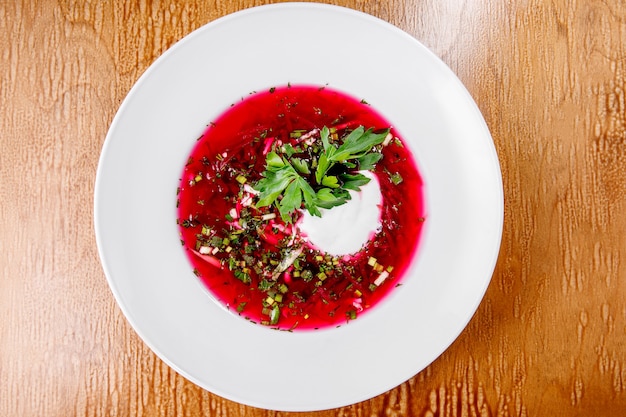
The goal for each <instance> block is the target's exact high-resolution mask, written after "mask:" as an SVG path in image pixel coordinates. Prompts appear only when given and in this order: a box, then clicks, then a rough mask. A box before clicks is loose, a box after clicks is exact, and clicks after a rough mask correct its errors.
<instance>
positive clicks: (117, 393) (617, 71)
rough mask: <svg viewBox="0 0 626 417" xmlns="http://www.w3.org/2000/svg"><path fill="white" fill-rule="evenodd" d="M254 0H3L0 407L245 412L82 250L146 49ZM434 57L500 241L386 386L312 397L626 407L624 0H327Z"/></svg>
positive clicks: (393, 404)
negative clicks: (463, 123)
mask: <svg viewBox="0 0 626 417" xmlns="http://www.w3.org/2000/svg"><path fill="white" fill-rule="evenodd" d="M263 3H265V2H263V1H253V0H235V1H224V0H203V1H200V0H198V1H191V0H190V1H156V0H155V1H147V0H125V1H122V0H120V1H95V0H94V1H87V0H84V1H81V0H72V1H52V0H38V1H34V0H32V1H24V0H1V1H0V47H1V49H0V51H1V54H2V55H1V60H0V103H1V109H0V144H1V146H2V147H1V151H0V181H1V182H0V199H1V200H0V201H1V205H0V268H1V271H2V279H1V281H0V415H1V416H47V417H51V416H59V417H61V416H63V417H65V416H198V415H206V416H224V417H225V416H257V417H262V416H264V417H269V416H276V415H287V414H289V413H282V412H274V411H266V410H261V409H255V408H251V407H247V406H243V405H239V404H237V403H234V402H230V401H227V400H224V399H222V398H220V397H218V396H216V395H214V394H211V393H209V392H207V391H204V390H202V389H200V388H198V387H197V386H195V385H193V384H192V383H190V382H188V381H187V380H185V379H184V378H183V377H181V376H179V375H178V374H176V373H175V372H174V371H173V370H172V369H170V368H169V367H168V366H167V365H165V364H164V363H163V362H162V361H161V360H160V359H158V358H157V357H156V356H155V355H154V354H153V353H152V352H151V351H150V350H149V349H148V348H147V347H146V345H144V344H143V342H142V341H141V340H140V339H139V338H138V336H137V335H136V334H135V333H134V331H133V330H132V329H131V327H130V326H129V324H128V323H127V322H126V319H125V318H124V316H123V315H122V313H121V311H120V309H119V308H118V306H117V304H116V303H115V301H114V299H113V296H112V294H111V292H110V290H109V288H108V286H107V283H106V279H105V277H104V274H103V271H102V268H101V266H100V263H99V259H98V255H97V250H96V243H95V238H94V231H93V204H92V201H93V191H94V179H95V174H96V167H97V162H98V157H99V153H100V150H101V146H102V144H103V141H104V137H105V135H106V132H107V130H108V127H109V124H110V123H111V120H112V118H113V116H114V114H115V112H116V111H117V109H118V106H119V105H120V103H121V101H122V100H123V98H124V97H125V95H126V94H127V93H128V91H129V89H130V88H131V86H132V85H133V83H134V82H135V81H136V80H137V79H138V77H139V76H140V75H141V74H142V73H143V71H144V70H146V68H147V67H148V66H149V65H150V64H151V63H152V62H153V61H154V60H155V59H156V58H157V57H158V56H159V55H160V54H162V53H163V52H164V51H165V50H167V49H168V48H169V47H170V46H172V45H173V44H174V43H175V42H176V41H177V40H179V39H181V38H182V37H183V36H185V35H186V34H188V33H190V32H191V31H192V30H194V29H196V28H198V27H200V26H202V25H204V24H206V23H208V22H210V21H212V20H214V19H216V18H218V17H220V16H223V15H226V14H228V13H230V12H233V11H236V10H240V9H243V8H247V7H250V6H255V5H259V4H263ZM335 4H340V5H343V6H347V7H351V8H354V9H357V10H361V11H364V12H367V13H370V14H372V15H374V16H378V17H380V18H382V19H384V20H386V21H388V22H390V23H392V24H394V25H396V26H398V27H400V28H401V29H403V30H405V31H407V32H408V33H410V34H411V35H413V36H414V37H416V38H417V39H418V40H420V41H421V42H423V43H424V44H425V45H426V46H428V47H429V48H430V49H432V50H433V51H434V52H435V54H437V55H438V56H439V57H441V58H442V59H443V60H444V61H445V62H446V63H447V64H448V65H449V66H450V67H451V68H452V69H453V70H454V71H455V72H456V73H457V74H458V76H459V78H460V79H461V80H462V81H463V82H464V84H465V85H466V86H467V88H468V90H469V91H470V93H471V94H472V96H473V98H474V99H475V101H476V102H477V104H478V106H479V107H480V109H481V111H482V112H483V115H484V117H485V119H486V121H487V124H488V126H489V128H490V130H491V132H492V135H493V138H494V141H495V145H496V148H497V151H498V154H499V157H500V162H501V167H502V173H503V179H504V191H505V200H506V208H505V224H504V235H503V241H502V248H501V252H500V257H499V261H498V265H497V267H496V271H495V273H494V276H493V279H492V282H491V285H490V287H489V289H488V292H487V294H486V296H485V298H484V301H483V302H482V304H481V305H480V307H479V309H478V311H477V312H476V314H475V316H474V318H473V319H472V321H471V322H470V324H469V326H468V327H467V329H466V330H465V331H464V332H463V333H462V334H461V336H460V337H459V338H458V339H457V341H456V342H455V343H454V344H453V345H452V346H451V347H450V348H449V349H448V350H447V351H446V352H445V353H444V354H443V355H442V356H441V357H440V358H439V359H437V360H436V361H435V362H434V363H432V364H431V365H430V366H429V367H428V368H427V369H425V370H424V371H423V372H421V373H420V374H418V375H416V376H415V377H414V378H412V379H410V380H409V381H407V382H405V383H403V384H402V385H400V386H399V387H397V388H395V389H393V390H391V391H389V392H387V393H385V394H383V395H380V396H378V397H376V398H373V399H371V400H369V401H365V402H362V403H359V404H355V405H353V406H349V407H344V408H341V409H336V410H328V411H321V412H317V413H306V414H307V415H319V416H346V417H347V416H354V417H372V416H389V417H391V416H424V417H427V416H459V417H460V416H463V417H465V416H467V417H470V416H624V415H626V262H625V261H626V214H625V209H626V92H625V90H626V5H625V4H624V2H623V1H622V0H605V1H600V0H585V1H581V0H552V1H547V0H546V1H541V0H522V1H503V0H465V1H462V0H458V1H435V0H390V1H378V0H345V1H337V2H336V3H335Z"/></svg>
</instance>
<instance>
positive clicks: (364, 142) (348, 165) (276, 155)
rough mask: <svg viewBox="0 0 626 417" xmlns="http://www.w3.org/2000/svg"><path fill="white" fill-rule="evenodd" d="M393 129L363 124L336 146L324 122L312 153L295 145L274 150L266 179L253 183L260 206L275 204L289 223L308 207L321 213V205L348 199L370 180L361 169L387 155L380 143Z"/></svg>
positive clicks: (368, 167) (366, 168) (271, 153)
mask: <svg viewBox="0 0 626 417" xmlns="http://www.w3.org/2000/svg"><path fill="white" fill-rule="evenodd" d="M388 133H389V129H386V130H384V131H382V132H374V130H373V129H371V128H370V129H367V130H366V129H365V128H364V127H363V126H359V127H357V128H356V129H354V130H353V131H351V132H350V133H349V134H347V135H345V136H344V137H343V138H342V139H340V140H339V142H341V143H340V144H336V143H335V141H331V131H330V129H328V127H326V126H324V127H323V128H322V129H321V131H320V133H319V136H320V137H319V140H318V141H321V144H318V145H317V146H311V147H309V148H308V150H307V151H300V152H298V150H297V149H295V148H294V147H293V146H292V145H291V144H288V145H285V146H283V147H281V149H274V150H272V151H271V152H269V153H268V154H267V156H266V160H265V171H264V172H263V173H262V175H263V178H262V179H261V180H259V181H258V182H257V183H256V184H255V185H254V188H255V189H256V190H257V191H259V196H258V201H257V203H256V206H257V207H265V206H270V205H272V204H275V205H276V206H277V208H278V211H279V213H280V215H281V218H282V219H283V220H284V221H286V222H290V221H291V220H292V214H293V213H294V212H295V211H296V210H299V209H301V208H302V206H303V205H304V208H305V209H306V210H307V211H308V212H309V213H310V214H311V215H314V216H321V215H322V214H321V212H320V208H325V209H329V208H332V207H336V206H339V205H341V204H344V203H346V202H347V201H348V200H349V199H350V193H349V190H354V191H359V190H360V189H361V187H362V186H363V185H365V184H367V183H368V182H369V181H370V179H369V178H368V177H366V176H365V175H363V174H361V173H360V172H358V171H365V170H368V171H369V170H372V169H374V167H375V166H376V163H377V162H378V161H380V159H381V158H382V156H383V155H382V153H381V152H380V151H379V150H378V149H377V148H376V146H377V145H379V144H381V143H382V142H383V141H384V140H385V138H386V137H387V135H388ZM320 145H321V146H320Z"/></svg>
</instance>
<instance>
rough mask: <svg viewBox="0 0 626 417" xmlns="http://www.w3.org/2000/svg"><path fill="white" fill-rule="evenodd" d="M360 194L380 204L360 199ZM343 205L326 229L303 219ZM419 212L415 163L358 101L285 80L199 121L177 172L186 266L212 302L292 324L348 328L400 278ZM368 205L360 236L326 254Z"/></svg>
mask: <svg viewBox="0 0 626 417" xmlns="http://www.w3.org/2000/svg"><path fill="white" fill-rule="evenodd" d="M366 191H368V192H369V193H370V194H371V195H372V196H374V197H375V198H377V199H374V200H372V201H373V202H369V200H368V201H365V200H363V201H361V202H358V201H357V200H359V198H360V196H361V195H362V194H365V193H366ZM355 201H356V203H355ZM359 201H360V200H359ZM354 204H361V206H358V205H356V206H355V205H354ZM349 205H353V210H354V211H353V212H351V213H353V214H346V215H345V216H344V218H340V219H339V220H336V223H335V224H333V225H327V226H325V227H326V229H323V228H322V229H319V228H317V225H318V224H320V223H311V222H313V221H321V222H324V221H325V219H327V218H330V217H331V216H330V214H333V213H339V210H342V207H344V208H345V207H349ZM423 207H424V205H423V193H422V179H421V177H420V174H419V171H418V169H417V167H416V164H415V161H414V160H413V158H412V156H411V154H410V152H409V150H408V148H406V147H405V146H404V142H403V139H402V138H401V137H400V136H399V133H398V132H396V131H395V129H394V127H393V126H392V125H391V124H390V123H389V122H388V121H386V120H385V119H384V118H383V117H382V116H381V115H379V114H378V113H376V112H375V111H374V110H373V109H372V107H371V106H370V105H369V104H368V103H367V102H365V101H364V100H362V101H359V100H357V99H355V98H352V97H350V96H348V95H346V94H343V93H341V92H339V91H336V90H333V89H330V88H328V87H314V86H305V85H287V86H283V87H277V88H271V89H269V90H267V91H263V92H259V93H256V92H255V93H252V94H250V95H249V96H247V97H245V98H242V99H241V101H239V102H237V103H236V104H234V105H232V106H231V107H230V108H229V109H228V110H227V111H226V112H225V113H223V114H222V115H221V116H219V117H218V118H217V120H215V121H214V122H213V123H211V124H210V125H209V126H208V128H207V129H206V131H205V133H204V134H203V135H202V136H201V137H200V138H199V139H198V141H197V143H196V144H195V146H194V148H193V150H192V151H191V153H190V156H189V159H188V161H187V163H186V165H185V166H184V169H183V173H182V178H181V179H180V186H179V189H178V195H177V210H178V217H177V224H178V226H179V229H180V237H181V243H182V245H183V248H184V250H185V252H186V254H187V257H188V259H189V261H190V263H191V268H192V269H193V271H194V273H195V274H196V275H197V276H198V277H199V279H201V280H202V282H203V283H204V285H206V287H207V288H208V289H209V291H210V292H211V293H212V294H213V295H214V297H215V298H216V299H217V300H218V301H219V302H221V303H222V304H223V305H225V306H226V307H227V308H228V309H229V310H230V311H231V312H233V313H235V314H238V315H240V316H242V317H243V318H245V319H247V320H249V321H251V322H253V323H257V324H261V325H266V326H269V327H271V328H276V329H281V330H290V331H294V330H306V329H320V328H327V327H330V326H332V327H335V326H340V325H342V324H345V323H347V322H349V321H351V320H354V319H356V318H358V317H359V316H360V315H361V314H364V313H365V312H367V311H368V310H369V309H371V308H372V307H374V306H375V305H376V304H377V303H378V302H379V301H380V300H381V299H383V298H384V297H385V296H386V295H387V294H389V293H390V292H391V291H393V289H394V288H395V287H396V286H398V285H400V284H401V280H402V277H403V276H404V274H405V272H406V270H407V268H408V267H409V266H410V264H411V262H412V260H413V258H414V256H415V253H416V250H417V245H418V241H419V238H420V232H421V228H422V224H423V222H424V217H423V216H424V213H423ZM365 210H368V212H369V213H372V215H370V216H369V217H368V218H367V219H366V220H363V222H368V224H369V225H370V226H371V228H372V230H371V231H369V232H368V231H365V232H366V233H365V234H363V233H361V234H362V235H364V236H366V238H365V241H364V242H363V243H357V245H356V249H355V248H354V247H353V248H350V249H342V248H339V249H333V250H332V251H331V250H330V249H329V247H327V245H328V244H332V243H336V242H337V241H338V240H341V239H340V238H342V237H345V238H346V239H345V240H346V242H348V243H354V240H355V239H356V237H355V236H356V235H357V232H358V231H360V228H362V227H365V226H362V225H361V224H360V223H359V224H357V223H355V225H352V226H351V225H350V224H349V223H350V222H351V221H352V218H354V217H358V216H356V215H355V214H354V213H356V214H359V213H365ZM372 222H373V223H372ZM311 224H313V225H315V226H313V227H311V226H307V225H311ZM339 226H342V227H347V229H345V230H346V231H341V230H340V229H339ZM350 227H352V229H350ZM305 230H306V232H304V231H305ZM314 232H315V233H317V235H316V236H318V237H317V238H316V239H320V240H315V241H314V240H312V236H313V234H314ZM331 233H336V234H337V236H336V237H333V236H332V235H331ZM325 237H330V239H326V240H324V238H325ZM320 242H324V243H320ZM342 251H343V252H342ZM346 251H348V252H346Z"/></svg>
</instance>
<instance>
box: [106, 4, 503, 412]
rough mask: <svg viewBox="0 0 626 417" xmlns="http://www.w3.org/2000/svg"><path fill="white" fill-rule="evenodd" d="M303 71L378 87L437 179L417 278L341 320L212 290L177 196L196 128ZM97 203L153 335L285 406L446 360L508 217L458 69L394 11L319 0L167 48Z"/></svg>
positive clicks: (113, 256) (314, 80) (321, 403)
mask: <svg viewBox="0 0 626 417" xmlns="http://www.w3.org/2000/svg"><path fill="white" fill-rule="evenodd" d="M322 58H323V59H322ZM327 62H338V63H339V62H341V63H344V64H341V65H339V64H338V65H327ZM371 63H375V64H376V65H372V64H371ZM288 82H290V83H293V84H297V83H303V84H314V85H326V84H328V85H329V86H331V87H332V88H334V89H337V90H340V91H343V92H345V93H347V94H350V95H352V96H355V97H362V98H366V99H367V101H368V102H369V103H371V104H372V106H373V108H374V109H375V110H376V111H378V112H379V113H381V114H382V115H383V116H384V117H385V118H387V119H388V120H390V121H391V122H392V123H393V124H394V126H395V127H396V128H397V129H398V130H399V131H400V132H401V134H402V137H403V138H404V139H405V141H407V143H408V145H409V147H410V149H411V151H412V152H413V155H414V156H415V159H416V161H417V163H418V168H419V170H420V173H421V174H422V176H423V178H424V182H425V188H424V194H425V201H426V211H427V221H426V223H425V226H424V229H423V232H422V233H423V235H422V237H421V242H420V245H419V253H418V257H417V260H416V262H414V266H413V267H412V268H411V269H410V270H409V271H408V276H407V277H406V278H405V279H404V280H403V282H404V284H403V285H402V286H401V287H399V288H396V289H395V290H394V291H393V292H392V294H391V295H390V296H389V297H387V298H386V299H385V300H384V301H383V302H382V303H381V304H380V305H377V306H376V307H375V310H372V311H371V312H370V313H369V314H367V315H365V316H363V317H362V318H359V319H357V320H355V321H353V322H351V323H350V324H348V325H345V326H342V327H340V328H337V329H328V330H320V331H314V332H295V333H288V332H278V331H273V330H270V329H268V328H265V327H262V326H255V325H252V324H250V323H248V322H247V321H245V320H242V319H241V318H239V317H237V316H236V315H234V314H232V313H230V312H228V311H227V310H226V309H225V308H223V307H222V306H220V305H219V304H218V303H216V302H214V301H213V300H212V299H211V297H209V296H208V294H207V291H206V290H205V288H204V287H203V285H202V283H201V282H200V281H199V280H198V279H197V277H195V275H193V273H192V271H191V268H190V265H189V263H188V260H187V259H186V256H185V254H184V251H183V249H182V248H181V245H180V242H179V236H178V230H177V225H176V208H175V199H176V195H175V193H176V188H177V186H178V181H179V176H180V173H181V169H182V166H183V164H184V162H185V161H186V158H187V156H188V154H189V152H190V150H191V149H192V147H193V145H194V143H195V141H196V139H197V138H198V137H199V136H200V134H201V133H202V132H203V131H204V129H205V127H206V125H207V124H208V123H209V122H210V121H212V120H214V119H215V118H216V117H217V116H218V115H219V114H221V113H222V112H223V111H224V110H226V109H227V108H228V107H229V105H230V104H231V103H233V102H236V101H237V100H238V99H239V98H240V97H244V96H246V95H247V94H248V93H250V92H252V91H260V90H262V89H264V88H269V87H271V86H277V85H285V84H287V83H288ZM94 204H95V208H94V211H95V231H96V238H97V244H98V249H99V254H100V257H101V260H102V265H103V268H104V271H105V274H106V277H107V279H108V282H109V285H110V287H111V290H112V292H113V294H114V296H115V299H116V300H117V302H118V304H119V306H120V308H121V309H122V311H123V312H124V314H125V316H126V318H127V319H128V321H129V322H130V323H131V325H132V326H133V328H134V329H135V330H136V331H137V333H138V334H139V336H140V337H141V338H142V339H143V340H144V341H145V343H146V344H147V345H148V346H149V347H150V348H151V349H152V350H153V351H154V352H155V353H156V354H157V355H158V356H159V357H160V358H161V359H162V360H163V361H165V362H166V363H167V364H168V365H170V366H171V367H172V368H174V369H175V370H176V371H177V372H179V373H180V374H182V375H183V376H185V377H186V378H187V379H189V380H190V381H193V382H194V383H196V384H197V385H199V386H201V387H203V388H205V389H207V390H209V391H211V392H213V393H215V394H217V395H220V396H222V397H225V398H227V399H230V400H234V401H238V402H240V403H243V404H247V405H251V406H256V407H262V408H267V409H274V410H285V411H311V410H322V409H329V408H334V407H340V406H345V405H349V404H352V403H356V402H359V401H362V400H366V399H368V398H371V397H374V396H376V395H379V394H381V393H383V392H385V391H387V390H389V389H392V388H394V387H395V386H397V385H399V384H401V383H402V382H404V381H406V380H407V379H409V378H411V377H412V376H414V375H415V374H416V373H418V372H420V371H421V370H422V369H424V368H425V367H426V366H427V365H429V364H430V363H431V362H432V361H433V360H435V359H436V358H437V357H438V356H439V355H440V354H441V353H442V352H443V351H444V350H445V349H446V348H447V347H448V346H449V345H450V344H451V343H452V342H453V341H454V340H455V339H456V337H457V336H458V335H459V333H460V332H461V331H462V330H463V329H464V327H465V326H466V324H467V323H468V321H469V320H470V318H471V317H472V315H473V314H474V312H475V310H476V308H477V307H478V305H479V303H480V301H481V299H482V297H483V295H484V292H485V290H486V288H487V286H488V284H489V281H490V279H491V275H492V273H493V269H494V266H495V263H496V259H497V256H498V251H499V245H500V239H501V234H502V222H503V193H502V181H501V174H500V169H499V164H498V159H497V155H496V152H495V149H494V145H493V142H492V139H491V136H490V134H489V131H488V129H487V126H486V124H485V122H484V120H483V118H482V116H481V114H480V112H479V110H478V108H477V106H476V105H475V103H474V102H473V100H472V98H471V96H470V95H469V94H468V92H467V91H466V89H465V88H464V87H463V85H462V84H461V83H460V81H459V80H458V79H457V78H456V77H455V75H454V74H453V73H452V72H451V71H450V69H449V68H448V67H447V66H446V65H445V64H444V63H443V62H442V61H441V60H439V59H438V58H437V57H436V56H435V55H433V54H432V53H431V52H430V51H428V50H427V49H426V48H425V47H424V46H423V45H421V44H420V43H419V42H418V41H416V40H415V39H413V38H412V37H411V36H409V35H408V34H406V33H404V32H402V31H401V30H399V29H398V28H396V27H394V26H392V25H390V24H388V23H386V22H384V21H382V20H379V19H377V18H374V17H372V16H369V15H366V14H363V13H360V12H356V11H354V10H350V9H346V8H341V7H337V6H329V5H321V4H311V3H283V4H275V5H269V6H261V7H257V8H251V9H247V10H243V11H240V12H238V13H234V14H232V15H229V16H226V17H224V18H221V19H218V20H216V21H213V22H211V23H209V24H207V25H206V26H204V27H202V28H200V29H198V30H196V31H194V32H193V33H191V34H190V35H188V36H187V37H185V38H184V39H183V40H181V41H180V42H178V43H177V44H176V45H174V46H173V47H172V48H171V49H170V50H168V51H167V52H166V53H165V54H163V56H161V57H160V58H159V59H157V60H156V62H155V63H154V64H153V65H152V66H151V67H150V68H149V69H148V70H147V71H146V72H145V74H143V75H142V76H141V78H140V79H139V81H138V82H137V83H136V85H135V86H134V87H133V88H132V90H131V91H130V93H129V94H128V96H127V98H126V99H125V100H124V102H123V103H122V105H121V107H120V109H119V112H118V113H117V115H116V116H115V119H114V120H113V123H112V125H111V128H110V130H109V133H108V135H107V138H106V140H105V143H104V147H103V150H102V155H101V158H100V162H99V166H98V172H97V178H96V186H95V199H94Z"/></svg>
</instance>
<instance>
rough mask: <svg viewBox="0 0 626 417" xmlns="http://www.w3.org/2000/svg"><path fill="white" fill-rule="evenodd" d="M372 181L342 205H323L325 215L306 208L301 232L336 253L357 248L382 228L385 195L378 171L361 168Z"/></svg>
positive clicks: (322, 248) (338, 254)
mask: <svg viewBox="0 0 626 417" xmlns="http://www.w3.org/2000/svg"><path fill="white" fill-rule="evenodd" d="M361 174H363V175H365V176H367V177H368V178H370V182H368V183H367V184H365V185H364V186H362V187H361V190H360V191H350V195H351V196H352V198H351V199H350V200H348V202H347V203H345V204H342V205H341V206H337V207H333V208H332V209H321V210H320V211H321V212H322V217H317V216H313V215H311V214H309V213H308V212H307V211H305V212H304V214H303V216H302V218H301V220H300V222H299V223H298V227H299V229H300V232H301V233H302V236H303V237H305V238H306V239H307V240H308V242H309V243H310V244H312V245H313V246H315V247H316V248H317V249H319V250H321V251H323V252H326V253H328V254H330V255H333V256H344V255H351V254H354V253H356V252H358V251H359V250H360V249H361V248H362V247H363V246H364V245H365V244H367V242H369V241H370V240H371V239H372V238H373V237H374V236H375V235H376V233H378V232H379V231H380V230H381V207H382V202H383V196H382V193H381V192H380V184H379V182H378V178H377V177H376V175H375V174H374V173H372V172H370V171H361Z"/></svg>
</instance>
